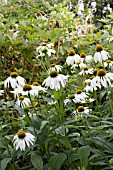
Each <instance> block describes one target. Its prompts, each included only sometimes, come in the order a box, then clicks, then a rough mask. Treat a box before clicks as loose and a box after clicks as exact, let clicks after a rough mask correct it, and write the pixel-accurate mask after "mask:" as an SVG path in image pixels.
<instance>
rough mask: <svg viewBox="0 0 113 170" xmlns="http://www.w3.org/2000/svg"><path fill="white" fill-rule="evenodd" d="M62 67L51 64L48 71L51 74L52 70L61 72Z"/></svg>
mask: <svg viewBox="0 0 113 170" xmlns="http://www.w3.org/2000/svg"><path fill="white" fill-rule="evenodd" d="M62 68H63V67H62V66H60V65H56V64H51V67H50V69H49V71H48V72H49V73H50V72H51V71H53V70H56V71H57V72H60V71H61V70H62Z"/></svg>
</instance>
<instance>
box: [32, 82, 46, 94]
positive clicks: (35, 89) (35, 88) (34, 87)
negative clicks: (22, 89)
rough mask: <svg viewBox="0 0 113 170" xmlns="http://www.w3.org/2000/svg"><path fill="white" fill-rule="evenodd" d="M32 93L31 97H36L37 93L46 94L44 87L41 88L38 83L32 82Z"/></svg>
mask: <svg viewBox="0 0 113 170" xmlns="http://www.w3.org/2000/svg"><path fill="white" fill-rule="evenodd" d="M31 87H32V93H31V95H33V96H38V95H39V92H40V91H42V92H46V90H47V89H46V88H44V87H41V85H40V84H39V83H38V82H34V83H33V84H32V85H31Z"/></svg>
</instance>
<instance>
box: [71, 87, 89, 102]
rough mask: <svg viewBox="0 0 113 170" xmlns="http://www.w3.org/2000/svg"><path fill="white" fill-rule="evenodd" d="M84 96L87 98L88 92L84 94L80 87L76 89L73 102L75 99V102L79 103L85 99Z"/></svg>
mask: <svg viewBox="0 0 113 170" xmlns="http://www.w3.org/2000/svg"><path fill="white" fill-rule="evenodd" d="M86 98H88V94H86V92H83V91H82V90H80V89H78V90H76V94H75V100H74V102H75V101H76V103H80V102H81V101H83V100H85V99H86Z"/></svg>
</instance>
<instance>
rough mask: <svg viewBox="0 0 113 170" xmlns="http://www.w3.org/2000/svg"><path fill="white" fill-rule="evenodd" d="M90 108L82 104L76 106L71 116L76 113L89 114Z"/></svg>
mask: <svg viewBox="0 0 113 170" xmlns="http://www.w3.org/2000/svg"><path fill="white" fill-rule="evenodd" d="M91 111H92V110H91V109H89V108H88V107H84V106H82V105H81V106H78V107H77V109H76V110H75V111H73V112H72V114H71V115H72V116H76V115H83V114H89V113H90V112H91Z"/></svg>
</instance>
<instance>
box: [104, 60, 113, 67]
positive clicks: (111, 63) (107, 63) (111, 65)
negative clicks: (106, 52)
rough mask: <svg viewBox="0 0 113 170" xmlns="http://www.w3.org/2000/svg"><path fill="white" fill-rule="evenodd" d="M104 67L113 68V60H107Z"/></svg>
mask: <svg viewBox="0 0 113 170" xmlns="http://www.w3.org/2000/svg"><path fill="white" fill-rule="evenodd" d="M104 67H108V68H112V67H113V61H111V60H106V61H105V62H104Z"/></svg>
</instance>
